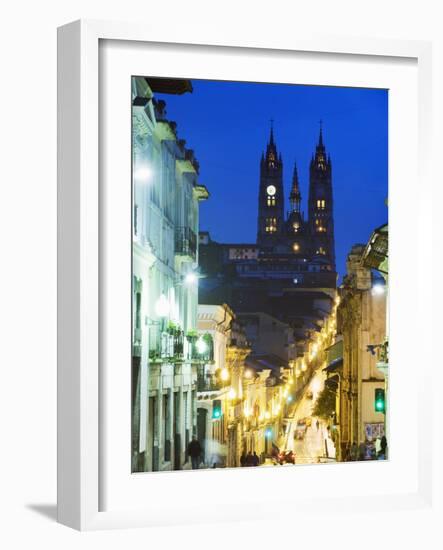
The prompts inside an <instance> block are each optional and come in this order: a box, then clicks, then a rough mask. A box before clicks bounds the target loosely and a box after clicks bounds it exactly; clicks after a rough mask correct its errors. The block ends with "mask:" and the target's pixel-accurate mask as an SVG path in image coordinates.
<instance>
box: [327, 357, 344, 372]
mask: <svg viewBox="0 0 443 550" xmlns="http://www.w3.org/2000/svg"><path fill="white" fill-rule="evenodd" d="M341 366H343V357H337V359H334V360H333V361H331V362H330V363H329V365H328V366H327V367H325V368H324V369H323V371H324V372H327V373H331V372H335V371H336V370H338V369H339V368H340V367H341Z"/></svg>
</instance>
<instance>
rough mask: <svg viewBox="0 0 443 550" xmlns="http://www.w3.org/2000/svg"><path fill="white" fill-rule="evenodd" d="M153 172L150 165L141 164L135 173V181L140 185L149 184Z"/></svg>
mask: <svg viewBox="0 0 443 550" xmlns="http://www.w3.org/2000/svg"><path fill="white" fill-rule="evenodd" d="M152 176H153V172H152V168H151V167H150V166H149V164H140V165H139V166H137V168H136V169H135V171H134V179H135V180H136V181H137V182H138V183H149V182H150V181H151V180H152Z"/></svg>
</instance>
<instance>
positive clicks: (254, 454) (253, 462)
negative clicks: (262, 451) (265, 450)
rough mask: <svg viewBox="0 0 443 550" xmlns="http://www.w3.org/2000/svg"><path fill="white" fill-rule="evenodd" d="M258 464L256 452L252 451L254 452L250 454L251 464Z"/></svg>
mask: <svg viewBox="0 0 443 550" xmlns="http://www.w3.org/2000/svg"><path fill="white" fill-rule="evenodd" d="M259 464H260V459H259V458H258V455H257V453H256V452H255V451H254V453H253V455H252V465H253V466H258V465H259Z"/></svg>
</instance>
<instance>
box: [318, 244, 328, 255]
mask: <svg viewBox="0 0 443 550" xmlns="http://www.w3.org/2000/svg"><path fill="white" fill-rule="evenodd" d="M317 254H321V255H325V254H326V250H325V249H324V248H323V247H322V246H321V247H320V248H319V249H318V250H317Z"/></svg>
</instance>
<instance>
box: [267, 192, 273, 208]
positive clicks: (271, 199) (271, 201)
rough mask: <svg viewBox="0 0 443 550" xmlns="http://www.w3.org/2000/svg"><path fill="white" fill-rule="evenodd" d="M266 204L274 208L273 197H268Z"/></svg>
mask: <svg viewBox="0 0 443 550" xmlns="http://www.w3.org/2000/svg"><path fill="white" fill-rule="evenodd" d="M266 202H267V205H268V206H275V197H271V196H270V195H268V198H267V201H266Z"/></svg>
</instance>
